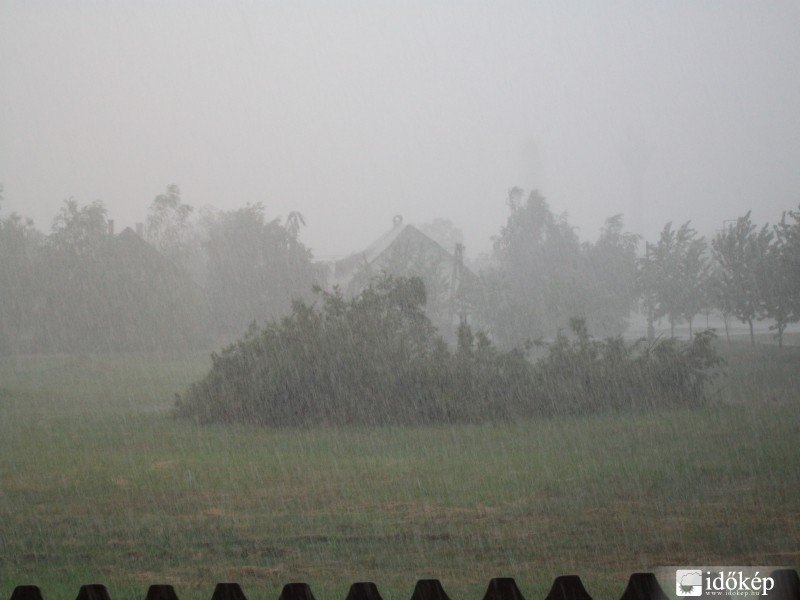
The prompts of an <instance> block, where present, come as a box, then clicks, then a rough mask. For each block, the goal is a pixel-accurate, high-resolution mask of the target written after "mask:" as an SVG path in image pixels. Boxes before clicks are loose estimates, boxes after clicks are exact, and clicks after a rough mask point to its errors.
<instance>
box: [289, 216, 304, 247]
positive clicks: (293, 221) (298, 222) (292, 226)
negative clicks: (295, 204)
mask: <svg viewBox="0 0 800 600" xmlns="http://www.w3.org/2000/svg"><path fill="white" fill-rule="evenodd" d="M305 226H306V219H305V217H304V216H303V215H302V213H300V212H298V211H296V210H293V211H292V212H290V213H289V215H288V216H287V217H286V231H288V232H289V235H290V236H292V238H294V239H295V240H296V239H297V238H298V236H299V235H300V228H301V227H305Z"/></svg>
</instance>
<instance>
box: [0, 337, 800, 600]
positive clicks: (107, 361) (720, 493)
mask: <svg viewBox="0 0 800 600" xmlns="http://www.w3.org/2000/svg"><path fill="white" fill-rule="evenodd" d="M720 347H721V351H722V352H723V355H724V356H725V358H726V360H727V366H726V369H725V373H724V374H723V375H722V377H721V379H720V385H719V389H718V390H717V391H716V392H715V393H714V395H713V398H714V400H713V403H712V405H711V406H709V407H706V408H703V409H697V410H672V411H664V412H658V413H646V414H634V415H622V416H613V415H601V416H594V417H582V418H561V419H553V420H545V421H540V422H528V423H518V424H509V425H483V426H474V425H472V426H442V427H418V428H406V429H403V428H378V429H338V430H334V429H307V430H298V429H290V430H273V429H258V428H248V427H241V426H239V427H222V426H211V427H207V426H198V425H195V424H193V423H191V422H188V421H183V420H176V419H174V418H172V417H171V416H170V409H171V406H172V402H173V394H174V392H176V391H183V389H184V387H185V386H186V385H187V384H188V383H189V382H190V381H192V380H193V379H196V378H197V377H199V376H200V375H201V374H202V373H203V372H204V371H205V370H206V369H207V367H208V365H209V359H208V357H207V356H206V355H193V356H183V357H174V356H141V355H120V356H114V357H86V356H83V357H77V356H49V357H15V358H4V359H0V598H8V597H9V596H10V595H11V592H12V590H13V588H14V587H15V586H16V585H20V584H25V583H34V584H37V585H39V586H40V587H41V588H42V590H43V592H44V595H45V598H46V599H47V600H54V599H58V598H74V597H75V595H76V594H77V590H78V588H79V587H80V585H81V584H85V583H93V582H101V583H105V584H106V585H107V587H108V588H109V591H110V593H111V596H112V598H113V600H119V599H124V598H131V599H142V598H144V595H145V592H146V590H147V587H148V586H149V585H150V584H152V583H170V584H172V585H174V586H175V588H176V591H177V592H178V595H179V597H180V598H181V600H185V599H191V598H197V599H208V598H210V597H211V593H212V591H213V588H214V585H215V583H217V582H220V581H237V582H240V583H241V584H242V586H243V589H244V591H245V593H246V594H247V595H248V597H249V598H251V599H255V598H265V597H266V598H277V595H278V593H279V592H280V589H281V587H282V585H283V584H284V583H288V582H291V581H307V582H308V583H310V584H311V586H312V589H313V590H314V593H315V594H316V596H317V598H318V599H319V600H328V599H330V600H334V599H343V598H344V597H345V594H346V592H347V588H348V587H349V585H350V584H351V583H352V582H354V581H363V580H372V581H375V582H376V583H377V584H378V587H379V589H380V591H381V593H382V594H383V596H384V598H385V599H386V600H404V599H407V598H408V597H409V596H410V594H411V592H412V590H413V586H414V583H415V581H416V580H417V579H420V578H427V577H435V578H438V579H441V580H442V582H443V584H444V586H445V589H446V590H447V591H448V593H449V594H450V596H451V597H452V598H453V600H461V599H464V600H468V599H474V600H479V599H480V598H481V597H482V595H483V593H484V591H485V588H486V584H487V583H488V581H489V579H490V578H491V577H495V576H511V577H514V578H516V580H517V583H518V584H519V585H520V588H521V589H522V591H523V593H524V594H525V595H526V596H527V597H528V598H529V600H534V599H535V598H543V597H544V595H545V594H546V592H547V590H548V589H549V587H550V584H551V582H552V579H553V578H554V577H555V576H557V575H560V574H567V573H575V574H579V575H581V577H582V579H583V581H584V584H585V585H586V587H587V589H588V591H589V593H590V594H592V595H593V596H594V597H595V598H609V599H612V598H613V599H615V598H618V597H619V595H620V594H621V593H622V590H623V588H624V585H625V583H626V581H627V577H628V575H629V574H630V573H632V572H634V571H641V570H650V569H652V568H654V567H656V566H660V565H700V564H709V565H712V564H724V565H740V564H761V565H786V566H792V567H795V568H797V565H798V564H800V444H799V443H798V440H800V346H789V347H785V348H783V349H778V348H777V347H775V346H771V345H760V346H759V347H757V348H756V349H751V348H750V347H749V346H748V345H747V344H744V343H736V344H731V345H729V344H726V343H723V342H721V343H720ZM663 583H664V582H662V584H663ZM668 583H669V582H667V584H668ZM665 587H666V585H665Z"/></svg>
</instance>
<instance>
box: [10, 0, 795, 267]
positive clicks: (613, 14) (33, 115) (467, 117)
mask: <svg viewBox="0 0 800 600" xmlns="http://www.w3.org/2000/svg"><path fill="white" fill-rule="evenodd" d="M798 31H800V2H797V1H796V0H791V1H790V0H786V1H784V0H752V1H745V0H742V1H736V0H724V1H707V2H704V1H700V0H691V1H680V0H669V1H666V0H665V1H663V2H645V1H643V0H634V1H630V2H628V1H621V0H620V1H602V2H601V1H595V2H572V1H555V0H554V1H551V2H534V1H530V2H512V1H500V2H483V3H479V2H467V1H458V2H455V1H453V2H448V1H440V2H436V1H431V0H426V1H416V0H404V1H402V2H400V1H393V2H389V1H381V0H375V1H369V2H366V1H365V2H355V1H346V0H340V1H328V2H322V1H320V2H302V1H297V2H296V1H286V2H277V1H269V0H263V1H248V0H219V1H209V0H191V1H189V0H187V1H178V0H174V1H169V0H165V1H149V0H135V1H134V0H130V1H114V0H108V1H89V0H84V1H74V0H59V1H45V0H19V1H18V0H0V182H2V183H4V185H5V195H6V197H7V200H6V203H5V205H4V207H3V210H4V212H7V211H11V210H14V211H17V212H20V213H22V214H24V215H28V216H31V217H33V218H34V219H35V221H36V224H37V226H38V227H39V228H40V229H43V230H46V231H47V230H49V228H50V222H51V220H52V217H53V215H54V214H55V212H56V211H57V210H58V207H59V205H60V203H61V202H62V200H64V199H65V198H67V197H70V196H74V197H75V198H77V199H79V200H80V201H81V202H88V201H91V200H95V199H101V200H103V201H104V202H105V203H106V205H107V207H108V209H109V213H110V216H111V217H112V218H114V219H115V220H116V221H117V223H118V224H119V226H124V225H128V224H131V225H132V224H133V223H135V222H136V221H142V220H144V217H145V214H146V210H147V207H148V205H149V204H150V202H151V201H152V199H153V197H155V196H156V195H157V194H159V193H160V192H162V191H163V190H164V188H165V186H166V185H167V184H170V183H178V184H180V186H181V189H182V192H183V197H184V200H185V201H186V202H187V203H189V204H192V205H195V206H202V205H205V204H212V205H215V206H218V207H221V208H232V207H237V206H241V205H244V204H245V203H247V202H251V203H252V202H262V203H263V204H264V205H265V206H266V209H267V214H268V216H270V217H273V216H276V217H277V216H283V217H285V216H286V214H287V213H288V212H289V211H291V210H299V211H301V212H302V213H303V214H304V215H305V217H306V220H307V223H308V227H307V229H306V230H305V231H304V232H303V233H302V239H303V240H304V241H305V242H306V243H307V244H308V245H309V246H311V247H312V248H313V250H314V252H315V254H317V255H318V256H329V255H340V254H347V253H349V252H350V251H353V250H357V249H359V248H360V247H363V246H365V245H366V244H368V243H369V242H370V241H372V240H373V239H374V238H376V237H377V236H378V235H380V234H381V233H383V232H384V231H385V230H386V229H388V228H389V227H390V225H391V219H392V216H393V215H395V214H402V215H403V216H404V217H405V219H406V221H409V222H423V221H430V220H432V219H434V218H436V217H447V218H450V219H451V220H452V221H453V222H454V223H455V224H456V225H457V226H458V227H460V228H462V229H463V230H464V233H465V234H466V244H467V252H468V254H470V255H472V256H474V255H476V254H477V253H479V252H481V251H485V250H488V249H489V248H490V244H491V242H490V238H491V236H492V235H494V234H496V233H497V232H498V231H499V229H500V226H501V225H502V224H503V223H504V221H505V218H506V215H507V210H506V207H505V198H506V195H507V191H508V189H509V188H511V187H512V186H515V185H516V186H520V187H524V188H526V189H531V188H538V189H539V190H541V192H542V193H543V194H544V195H545V197H546V198H547V199H548V201H549V202H550V204H551V206H552V207H553V209H554V210H555V211H556V212H567V213H568V214H569V219H570V221H571V222H572V223H573V224H574V225H576V226H578V227H579V233H580V235H581V237H582V238H584V239H593V238H595V237H596V235H597V233H598V230H599V228H600V226H601V225H602V222H603V220H604V219H605V217H607V216H610V215H611V214H614V213H618V212H622V213H625V214H626V217H627V222H628V223H629V226H630V228H631V229H633V230H635V231H638V232H642V233H644V234H646V235H647V236H648V237H649V238H650V239H653V238H654V237H655V236H656V234H657V231H658V230H660V229H661V227H662V226H663V224H664V223H665V222H666V221H668V220H674V221H676V222H683V221H685V220H689V219H691V220H692V221H693V223H694V224H695V225H696V227H697V228H698V229H699V230H701V231H702V232H703V233H709V232H711V233H713V230H714V228H718V227H720V226H721V222H722V220H723V219H729V218H734V217H736V216H739V215H741V214H743V213H744V212H745V211H746V210H748V209H753V213H754V217H755V219H756V220H757V221H759V222H764V221H767V220H768V221H775V220H777V219H778V218H779V217H780V213H781V212H782V211H783V210H787V209H791V208H796V207H797V206H798V203H800V34H798ZM632 156H633V157H634V159H635V157H641V158H642V160H639V161H636V160H634V159H632V158H631V157H632ZM626 159H627V162H626ZM637 162H639V163H640V164H639V165H638V166H634V163H637ZM631 168H632V169H633V171H637V170H638V171H639V172H640V174H641V175H642V186H641V192H637V191H636V190H635V186H634V187H633V189H632V186H631V178H630V170H631ZM637 196H640V197H641V198H642V201H641V203H640V202H639V201H637V199H636V197H637Z"/></svg>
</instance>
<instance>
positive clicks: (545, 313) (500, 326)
mask: <svg viewBox="0 0 800 600" xmlns="http://www.w3.org/2000/svg"><path fill="white" fill-rule="evenodd" d="M506 203H507V205H508V207H509V210H510V214H509V217H508V220H507V222H506V225H505V226H504V227H503V228H502V229H501V231H500V235H499V236H497V237H496V238H494V259H495V265H496V266H495V267H493V268H490V269H488V270H487V271H486V272H484V273H483V278H484V285H483V287H484V293H485V297H484V299H483V301H482V302H481V318H482V321H483V322H485V323H487V324H488V325H489V326H490V328H491V330H492V332H493V333H494V335H495V336H496V337H497V338H498V339H499V340H501V341H502V342H504V343H505V344H507V345H510V346H515V345H519V344H520V343H521V342H523V341H524V340H526V339H535V338H539V337H541V336H546V335H553V334H555V332H556V330H557V328H558V325H559V323H566V321H567V320H568V319H569V317H570V316H574V315H581V316H583V315H585V313H586V297H585V292H586V289H587V288H586V286H585V280H584V279H583V273H584V265H583V255H582V253H581V247H580V243H579V241H578V237H577V235H576V234H575V231H574V229H573V228H572V227H571V226H570V225H569V223H568V222H567V220H566V218H565V217H563V216H561V217H557V216H555V215H554V214H553V213H552V212H551V210H550V207H549V205H548V204H547V202H546V201H545V199H544V198H543V197H542V196H541V195H540V194H539V193H538V192H536V191H534V192H531V193H530V195H529V196H528V197H527V199H523V191H522V190H521V189H519V188H514V189H512V190H511V191H510V192H509V195H508V200H507V202H506Z"/></svg>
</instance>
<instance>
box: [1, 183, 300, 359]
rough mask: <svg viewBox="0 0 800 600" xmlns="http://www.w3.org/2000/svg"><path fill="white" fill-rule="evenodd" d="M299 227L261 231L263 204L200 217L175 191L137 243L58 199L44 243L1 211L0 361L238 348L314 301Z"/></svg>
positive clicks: (101, 217)
mask: <svg viewBox="0 0 800 600" xmlns="http://www.w3.org/2000/svg"><path fill="white" fill-rule="evenodd" d="M0 199H1V196H0ZM0 208H1V206H0ZM301 222H302V217H300V216H299V215H295V216H294V217H292V218H290V219H288V220H287V222H286V223H285V224H282V223H281V222H280V221H279V220H277V219H276V220H273V221H268V220H266V219H265V217H264V209H263V207H262V206H261V205H249V206H246V207H243V208H240V209H237V210H232V211H213V210H207V211H203V212H202V214H199V215H197V214H195V211H194V209H193V208H192V207H191V206H189V205H187V204H184V203H183V202H182V201H181V197H180V190H179V188H178V187H177V186H170V187H169V188H167V190H166V192H165V193H164V194H162V195H159V196H158V197H156V198H155V200H154V201H153V203H152V204H151V206H150V209H149V212H148V219H147V222H146V226H145V228H144V231H143V232H142V233H143V234H144V238H145V240H146V242H145V240H142V238H141V237H139V236H138V235H136V234H135V233H133V232H132V231H125V232H122V233H121V234H119V235H112V231H111V230H110V228H109V221H108V215H107V211H106V208H105V206H104V204H103V203H102V202H100V201H96V202H92V203H89V204H86V205H80V204H79V203H78V202H77V201H76V200H74V199H70V200H67V201H65V202H64V204H63V205H62V207H61V210H60V211H59V213H58V215H57V216H56V218H55V219H54V220H53V223H52V227H51V230H50V233H49V234H44V233H42V232H40V231H38V230H37V229H36V228H35V227H34V226H33V223H32V222H31V221H29V220H25V219H23V218H21V217H20V216H19V215H16V214H10V215H5V214H3V213H2V212H0V352H5V353H8V352H14V353H19V352H42V351H81V352H82V351H99V350H119V349H156V348H170V347H187V346H192V345H198V344H199V345H202V346H204V347H208V346H210V345H216V344H217V343H219V340H226V339H227V340H230V339H235V338H236V337H237V336H239V335H240V334H241V332H242V331H244V330H245V329H246V327H247V325H248V324H249V323H250V322H252V321H253V320H258V321H262V320H266V319H271V318H275V317H278V316H280V315H281V314H285V312H286V311H287V310H289V307H290V306H291V300H292V298H299V297H308V296H309V295H310V294H311V287H312V283H313V281H312V277H313V272H314V271H313V265H312V263H311V255H310V252H309V251H308V250H307V249H306V248H305V247H304V246H303V245H302V244H301V243H300V242H299V240H298V225H299V224H300V223H301Z"/></svg>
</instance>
